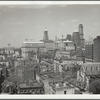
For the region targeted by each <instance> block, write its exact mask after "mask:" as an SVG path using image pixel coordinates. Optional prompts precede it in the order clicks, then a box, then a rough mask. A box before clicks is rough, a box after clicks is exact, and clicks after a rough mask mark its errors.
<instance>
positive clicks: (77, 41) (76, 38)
mask: <svg viewBox="0 0 100 100" xmlns="http://www.w3.org/2000/svg"><path fill="white" fill-rule="evenodd" d="M72 41H73V42H74V43H75V44H76V46H80V34H79V32H73V35H72Z"/></svg>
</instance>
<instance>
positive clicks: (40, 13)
mask: <svg viewBox="0 0 100 100" xmlns="http://www.w3.org/2000/svg"><path fill="white" fill-rule="evenodd" d="M79 24H83V26H84V37H85V39H88V38H89V36H92V37H94V38H95V37H96V36H97V35H100V5H22V6H21V5H20V6H19V5H8V6H7V5H5V6H2V5H0V47H1V46H7V44H8V43H10V44H11V45H12V46H21V44H22V42H23V41H24V40H25V39H37V40H41V39H42V38H43V32H44V28H45V27H46V28H47V29H48V32H49V38H50V39H54V38H55V36H58V37H61V36H62V35H64V36H66V35H67V34H72V33H73V32H74V31H78V25H79Z"/></svg>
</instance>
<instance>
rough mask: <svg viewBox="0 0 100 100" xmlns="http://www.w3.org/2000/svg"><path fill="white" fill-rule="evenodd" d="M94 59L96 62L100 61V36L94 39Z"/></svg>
mask: <svg viewBox="0 0 100 100" xmlns="http://www.w3.org/2000/svg"><path fill="white" fill-rule="evenodd" d="M93 60H94V62H100V36H97V38H95V39H94V46H93Z"/></svg>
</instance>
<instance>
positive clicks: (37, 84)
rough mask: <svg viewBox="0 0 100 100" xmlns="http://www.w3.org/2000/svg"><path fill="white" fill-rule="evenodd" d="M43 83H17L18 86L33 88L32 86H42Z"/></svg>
mask: <svg viewBox="0 0 100 100" xmlns="http://www.w3.org/2000/svg"><path fill="white" fill-rule="evenodd" d="M42 86H43V84H42V83H39V82H37V81H33V82H29V83H24V82H23V83H19V87H20V88H33V87H42Z"/></svg>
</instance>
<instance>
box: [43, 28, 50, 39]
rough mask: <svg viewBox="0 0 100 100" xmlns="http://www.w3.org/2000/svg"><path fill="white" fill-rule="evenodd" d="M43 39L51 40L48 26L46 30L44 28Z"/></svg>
mask: <svg viewBox="0 0 100 100" xmlns="http://www.w3.org/2000/svg"><path fill="white" fill-rule="evenodd" d="M43 40H44V41H47V40H49V37H48V30H47V28H45V30H44V37H43Z"/></svg>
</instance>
